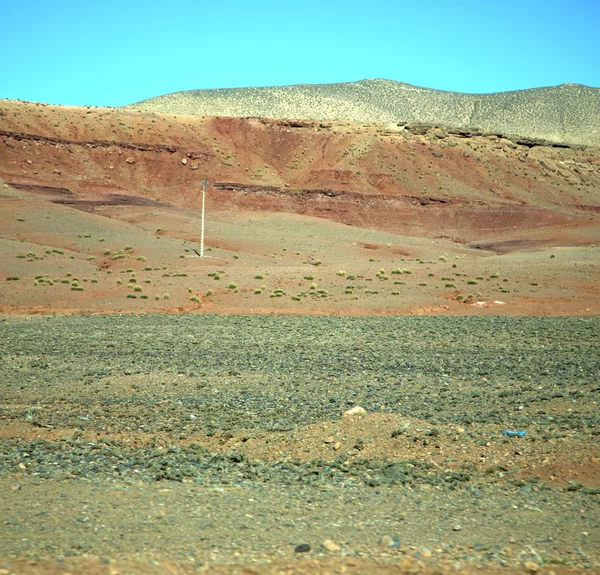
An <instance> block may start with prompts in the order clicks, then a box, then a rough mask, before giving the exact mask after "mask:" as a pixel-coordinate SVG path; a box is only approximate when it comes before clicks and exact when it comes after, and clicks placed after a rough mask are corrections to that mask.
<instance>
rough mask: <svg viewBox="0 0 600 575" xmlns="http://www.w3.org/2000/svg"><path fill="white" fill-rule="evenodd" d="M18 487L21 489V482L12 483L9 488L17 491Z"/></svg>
mask: <svg viewBox="0 0 600 575" xmlns="http://www.w3.org/2000/svg"><path fill="white" fill-rule="evenodd" d="M19 489H21V484H20V483H13V484H12V485H11V486H10V490H11V491H19Z"/></svg>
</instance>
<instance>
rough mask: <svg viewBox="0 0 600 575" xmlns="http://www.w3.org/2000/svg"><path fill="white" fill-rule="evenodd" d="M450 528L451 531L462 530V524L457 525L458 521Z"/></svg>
mask: <svg viewBox="0 0 600 575" xmlns="http://www.w3.org/2000/svg"><path fill="white" fill-rule="evenodd" d="M452 530H453V531H462V525H459V524H458V523H457V524H456V525H453V526H452Z"/></svg>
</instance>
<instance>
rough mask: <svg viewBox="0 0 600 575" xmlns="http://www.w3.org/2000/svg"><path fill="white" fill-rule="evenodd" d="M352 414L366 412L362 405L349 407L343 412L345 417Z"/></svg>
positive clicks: (364, 413) (363, 413) (365, 413)
mask: <svg viewBox="0 0 600 575" xmlns="http://www.w3.org/2000/svg"><path fill="white" fill-rule="evenodd" d="M352 415H367V412H366V411H365V410H364V408H363V407H360V405H357V406H356V407H353V408H352V409H349V410H348V411H346V412H344V416H346V417H351V416H352Z"/></svg>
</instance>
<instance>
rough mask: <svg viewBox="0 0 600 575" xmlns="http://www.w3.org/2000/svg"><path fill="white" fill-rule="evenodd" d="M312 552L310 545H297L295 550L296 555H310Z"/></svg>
mask: <svg viewBox="0 0 600 575" xmlns="http://www.w3.org/2000/svg"><path fill="white" fill-rule="evenodd" d="M309 551H310V545H309V544H308V543H300V545H296V548H295V549H294V552H295V553H308V552H309Z"/></svg>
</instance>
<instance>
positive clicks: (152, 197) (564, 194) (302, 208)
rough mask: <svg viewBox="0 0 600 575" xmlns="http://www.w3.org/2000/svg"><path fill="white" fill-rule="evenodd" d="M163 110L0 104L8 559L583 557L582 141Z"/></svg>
mask: <svg viewBox="0 0 600 575" xmlns="http://www.w3.org/2000/svg"><path fill="white" fill-rule="evenodd" d="M178 112H179V110H175V111H171V112H166V111H153V110H152V109H147V108H144V109H139V110H138V109H128V108H125V109H119V108H117V109H113V108H94V107H80V108H74V107H58V106H49V105H44V104H36V103H29V102H15V101H6V100H3V101H0V178H1V179H2V181H1V183H0V221H1V222H2V224H1V226H0V245H1V246H2V249H1V250H0V314H1V315H0V336H1V337H0V357H1V361H0V373H1V375H2V384H1V386H0V414H1V417H0V510H1V515H2V521H1V522H0V535H1V536H0V573H2V574H4V575H7V574H9V573H36V574H37V573H39V574H42V573H43V574H54V573H56V574H65V573H76V572H85V573H93V574H96V573H97V574H104V573H106V574H110V575H116V574H117V573H123V574H124V573H196V572H199V573H201V572H207V573H257V574H258V573H381V574H384V573H385V574H388V573H389V574H392V573H448V574H450V573H463V572H466V573H472V572H477V571H480V572H489V573H523V572H536V573H542V574H548V575H550V574H551V573H555V574H566V573H594V572H599V570H600V556H599V553H598V550H599V549H600V529H599V523H600V521H599V514H598V503H599V499H598V497H599V494H600V463H599V458H600V450H599V449H598V433H599V427H598V424H599V417H600V416H599V410H598V391H599V389H600V388H599V383H598V377H599V374H600V353H599V346H598V341H599V340H600V321H599V319H598V315H599V313H600V297H599V296H600V293H599V292H600V285H599V278H600V247H598V246H600V148H599V147H597V146H595V145H594V142H593V141H592V143H591V144H590V139H589V138H590V137H591V136H589V137H588V136H586V138H587V139H585V141H583V140H582V141H581V142H579V141H577V138H576V134H575V136H574V135H573V134H570V136H569V138H566V140H564V141H561V140H560V139H556V138H555V139H546V138H542V137H540V135H539V134H536V133H527V134H521V135H517V136H515V135H514V134H508V133H503V132H501V131H500V130H493V129H486V130H483V129H478V128H472V127H469V128H465V127H464V126H459V127H456V126H454V127H453V126H447V125H441V124H440V125H438V124H435V123H423V122H416V121H413V122H404V121H398V122H389V121H388V122H384V121H379V122H376V121H362V120H361V121H350V120H343V119H342V120H331V119H292V120H289V119H281V118H272V117H271V118H269V117H261V116H244V117H242V116H238V117H236V116H235V115H231V116H225V115H219V116H217V115H214V116H209V115H203V116H199V115H183V114H181V113H178ZM399 120H401V118H399ZM567 140H568V141H567ZM205 178H206V179H207V180H208V184H207V186H206V195H205V208H206V209H205V236H204V253H203V254H202V255H203V257H199V255H200V252H201V251H202V247H201V231H202V196H203V193H202V186H201V185H200V182H201V180H202V179H205ZM354 408H362V409H354ZM352 410H354V411H352ZM349 411H350V413H348V412H349Z"/></svg>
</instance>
